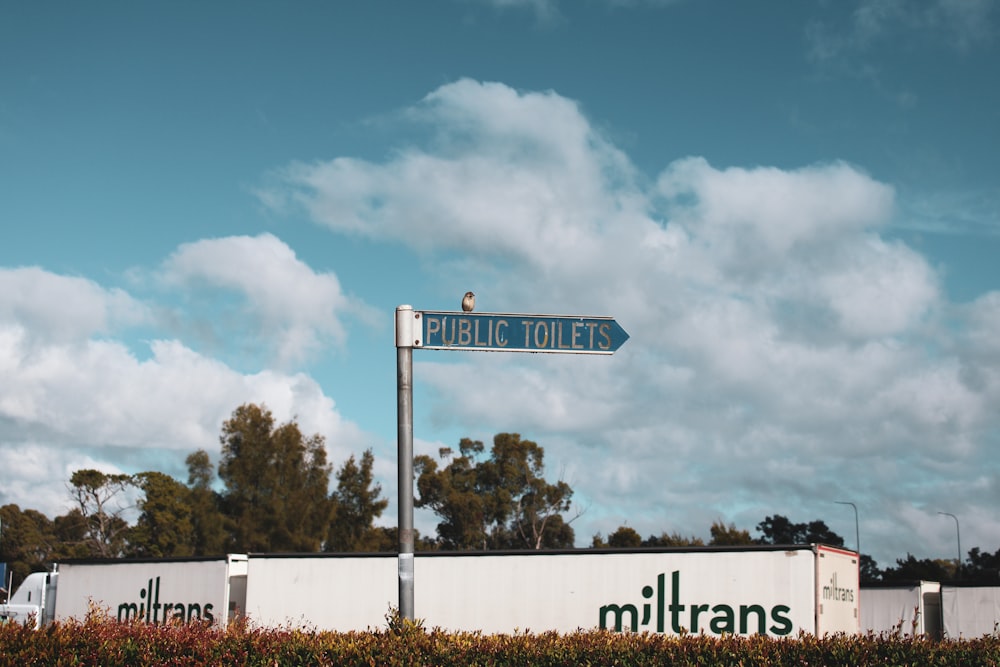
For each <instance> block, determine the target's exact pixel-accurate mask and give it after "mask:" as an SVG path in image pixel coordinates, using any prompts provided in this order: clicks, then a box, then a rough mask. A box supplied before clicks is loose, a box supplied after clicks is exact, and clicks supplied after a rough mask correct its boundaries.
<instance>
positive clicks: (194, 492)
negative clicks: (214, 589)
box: [184, 449, 230, 556]
mask: <svg viewBox="0 0 1000 667" xmlns="http://www.w3.org/2000/svg"><path fill="white" fill-rule="evenodd" d="M184 462H185V464H187V469H188V488H189V489H190V491H189V492H188V503H189V504H190V508H191V553H192V554H193V555H195V556H218V555H222V554H225V553H226V545H227V544H228V539H227V537H226V536H227V535H228V534H229V528H230V522H229V521H228V518H227V517H226V516H225V515H224V514H223V513H222V496H221V495H220V494H219V493H216V492H215V491H214V490H212V481H213V479H214V477H215V471H214V468H213V467H212V460H211V459H210V458H209V456H208V452H206V451H205V450H204V449H199V450H198V451H196V452H193V453H192V454H189V455H188V457H187V458H186V459H185V460H184Z"/></svg>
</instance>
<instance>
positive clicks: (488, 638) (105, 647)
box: [0, 616, 1000, 667]
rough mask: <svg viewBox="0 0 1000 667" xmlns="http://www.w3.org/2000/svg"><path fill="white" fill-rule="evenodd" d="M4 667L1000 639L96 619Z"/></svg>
mask: <svg viewBox="0 0 1000 667" xmlns="http://www.w3.org/2000/svg"><path fill="white" fill-rule="evenodd" d="M0 665H11V666H14V665H16V666H18V667H21V666H23V665H60V666H61V665H79V666H83V665H94V666H98V665H99V666H101V667H114V666H117V665H121V666H122V667H136V666H137V665H168V666H176V667H180V666H188V665H192V666H193V665H213V666H214V665H260V666H262V667H263V666H267V667H279V666H284V665H296V666H298V665H338V666H339V665H358V666H363V667H371V666H373V665H406V666H407V667H411V666H416V665H435V666H439V667H447V666H450V665H461V666H462V667H466V666H469V665H482V666H484V667H485V666H497V667H499V666H501V665H532V666H535V665H540V666H545V665H700V666H716V665H733V666H737V665H739V666H742V667H748V666H750V665H775V666H783V665H787V666H789V667H792V666H793V665H794V666H795V667H806V666H819V665H831V666H832V665H851V666H858V665H938V666H942V667H952V666H954V667H959V666H962V667H966V666H968V665H983V666H994V667H1000V636H997V635H993V636H987V637H983V638H980V639H968V640H946V641H940V642H934V641H929V640H927V639H922V638H917V639H912V638H904V637H892V636H880V637H876V636H872V635H868V636H859V637H846V636H838V637H829V638H823V639H819V638H816V637H812V636H809V635H803V636H801V637H798V638H795V639H788V638H782V639H772V638H768V637H764V636H752V637H735V636H728V637H723V638H714V637H707V636H703V635H687V636H683V637H673V636H664V635H655V634H622V633H612V632H608V631H589V632H577V633H572V634H562V635H560V634H558V633H554V632H550V633H542V634H533V633H529V632H525V633H523V634H514V635H483V634H479V633H446V632H444V631H441V630H437V629H435V630H430V631H426V630H424V629H423V628H421V627H420V626H419V625H411V624H406V623H404V624H399V623H396V624H390V626H389V627H388V628H387V629H383V630H374V631H371V632H345V633H334V632H318V631H303V630H299V629H260V628H252V627H248V626H247V625H241V624H233V625H230V626H229V627H228V628H225V629H221V628H218V627H212V626H208V625H199V624H190V625H173V626H164V625H151V624H147V623H143V622H141V621H137V622H134V623H118V622H115V621H109V620H104V619H103V618H101V617H98V616H93V617H91V618H88V619H87V620H85V621H82V622H76V621H70V622H65V623H56V624H51V625H49V626H47V627H45V628H43V629H41V630H31V629H28V628H26V627H23V626H21V625H18V624H6V625H2V626H0Z"/></svg>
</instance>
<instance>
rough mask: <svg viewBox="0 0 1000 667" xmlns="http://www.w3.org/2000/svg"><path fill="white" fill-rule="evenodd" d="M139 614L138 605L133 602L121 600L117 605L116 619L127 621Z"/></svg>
mask: <svg viewBox="0 0 1000 667" xmlns="http://www.w3.org/2000/svg"><path fill="white" fill-rule="evenodd" d="M138 616H139V605H137V604H136V603H134V602H123V603H122V604H120V605H118V620H119V621H128V620H131V619H133V618H138Z"/></svg>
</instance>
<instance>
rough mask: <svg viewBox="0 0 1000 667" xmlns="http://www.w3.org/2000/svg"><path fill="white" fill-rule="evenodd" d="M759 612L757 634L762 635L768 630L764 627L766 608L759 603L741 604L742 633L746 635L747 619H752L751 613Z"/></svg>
mask: <svg viewBox="0 0 1000 667" xmlns="http://www.w3.org/2000/svg"><path fill="white" fill-rule="evenodd" d="M752 613H753V614H757V634H759V635H762V634H764V633H765V632H766V630H765V629H764V620H765V619H764V616H765V614H764V608H763V607H761V606H760V605H759V604H750V605H745V604H741V605H740V634H741V635H745V634H747V632H749V630H748V623H747V621H749V620H750V614H752Z"/></svg>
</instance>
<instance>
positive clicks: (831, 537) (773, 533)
mask: <svg viewBox="0 0 1000 667" xmlns="http://www.w3.org/2000/svg"><path fill="white" fill-rule="evenodd" d="M757 530H759V531H760V532H761V534H762V536H761V537H760V538H759V539H758V540H757V542H758V543H759V544H815V543H818V544H828V545H830V546H834V547H842V546H844V538H843V537H841V536H840V535H838V534H837V533H835V532H833V531H832V530H830V528H829V527H828V526H827V525H826V523H825V522H823V521H819V520H816V521H810V522H809V523H792V522H791V521H789V519H788V517H785V516H782V515H780V514H775V515H774V516H769V517H767V518H766V519H764V520H763V521H761V522H760V523H758V524H757Z"/></svg>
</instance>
